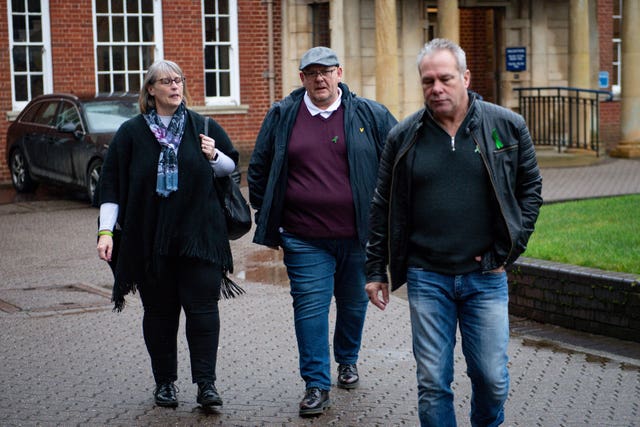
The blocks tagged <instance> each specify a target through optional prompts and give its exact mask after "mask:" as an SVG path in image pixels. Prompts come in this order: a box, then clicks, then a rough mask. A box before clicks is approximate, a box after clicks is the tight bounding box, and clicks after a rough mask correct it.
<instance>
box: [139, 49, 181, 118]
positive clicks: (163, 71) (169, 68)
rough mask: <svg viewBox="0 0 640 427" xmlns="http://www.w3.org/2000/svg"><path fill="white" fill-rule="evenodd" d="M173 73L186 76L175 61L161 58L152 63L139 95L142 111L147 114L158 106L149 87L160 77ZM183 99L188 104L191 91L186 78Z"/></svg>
mask: <svg viewBox="0 0 640 427" xmlns="http://www.w3.org/2000/svg"><path fill="white" fill-rule="evenodd" d="M173 73H175V74H178V75H179V76H180V77H182V78H184V73H183V72H182V69H181V68H180V66H179V65H178V64H176V63H175V62H173V61H168V60H166V59H161V60H158V61H156V62H154V63H153V64H151V66H150V67H149V69H148V70H147V73H146V74H145V76H144V81H143V82H142V87H141V88H140V95H139V96H138V105H140V112H142V113H143V114H145V113H147V112H149V110H152V109H154V108H156V100H155V98H154V97H153V96H151V95H150V94H149V91H148V90H147V89H148V87H149V86H151V85H152V84H154V83H155V82H156V80H157V79H158V78H162V77H166V75H168V74H173ZM182 100H183V102H184V103H185V105H188V102H189V100H190V97H189V92H188V91H187V81H186V80H184V81H183V82H182Z"/></svg>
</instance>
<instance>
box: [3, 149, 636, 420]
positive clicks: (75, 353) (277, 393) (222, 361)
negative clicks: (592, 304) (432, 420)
mask: <svg viewBox="0 0 640 427" xmlns="http://www.w3.org/2000/svg"><path fill="white" fill-rule="evenodd" d="M611 176H614V177H615V179H611V178H610V177H611ZM543 178H544V191H543V196H544V197H545V200H547V201H554V200H566V199H574V198H578V197H588V196H602V195H609V194H623V193H624V194H626V193H640V162H638V161H633V160H607V161H605V162H603V163H601V164H598V165H596V166H590V167H584V168H566V169H543ZM619 180H624V182H620V181H619ZM96 215H97V210H95V209H92V208H88V207H87V206H86V203H84V202H78V201H76V200H70V199H64V198H60V199H55V200H47V201H38V200H34V201H24V202H18V203H12V204H4V205H2V204H0V236H2V238H1V239H0V331H2V332H1V335H0V360H1V361H2V362H1V365H0V384H2V385H3V390H4V393H3V394H2V397H0V425H3V426H14V425H16V426H17V425H28V426H31V425H45V426H49V425H64V426H68V425H82V426H85V425H90V426H103V425H122V426H124V425H127V426H129V425H138V426H142V425H180V426H182V425H224V426H311V425H314V426H318V425H336V426H356V425H357V426H401V425H409V426H413V425H417V423H418V420H417V414H416V385H415V382H416V381H415V364H414V361H413V356H412V354H411V340H410V326H409V318H408V311H409V310H408V306H407V302H406V301H405V300H404V299H403V298H402V296H401V295H402V294H401V293H398V294H397V295H396V294H394V295H393V296H392V300H391V303H390V304H389V306H388V309H387V310H386V311H385V312H380V311H379V310H377V309H375V308H373V307H371V308H370V310H369V312H368V317H367V322H366V325H365V331H364V341H363V346H362V352H361V359H360V361H359V368H360V370H361V373H362V385H361V387H360V388H358V389H356V390H351V391H347V390H341V389H338V388H333V389H332V391H331V398H332V401H333V407H332V408H331V409H330V410H329V411H327V412H326V413H325V414H324V415H322V416H321V417H319V418H313V419H301V418H299V417H298V414H297V404H298V401H299V399H300V398H301V396H302V393H303V391H304V384H303V382H302V380H301V379H300V378H299V376H298V368H297V351H296V343H295V335H294V331H293V323H292V317H293V313H292V308H291V303H290V297H289V295H288V289H287V286H286V275H285V272H284V269H283V268H282V263H281V261H280V257H279V253H278V252H276V251H272V250H268V249H263V248H261V247H258V246H256V245H253V244H251V243H250V236H246V237H245V238H243V239H241V240H238V241H235V242H233V250H234V256H235V258H236V276H237V277H236V278H237V279H238V281H239V282H240V283H241V284H242V286H243V287H244V288H245V289H246V290H247V294H246V295H244V296H242V297H240V298H237V299H235V300H231V301H228V300H227V301H222V302H221V304H220V308H221V317H222V337H221V342H220V351H219V361H218V377H219V380H218V387H219V389H220V391H221V393H222V397H223V399H224V402H225V405H224V407H223V409H222V410H221V411H220V412H217V413H205V412H204V411H202V410H201V409H200V408H199V407H198V405H197V404H196V403H195V394H196V388H195V386H194V385H192V384H191V383H190V380H189V378H190V374H189V363H188V352H187V349H186V344H185V341H184V338H183V337H184V333H183V332H181V335H180V336H181V339H180V348H179V352H180V353H179V354H180V365H179V376H180V379H179V381H178V382H177V385H178V387H179V389H180V392H179V399H180V406H179V407H178V408H177V409H176V410H172V409H163V408H157V407H155V406H154V405H153V402H152V397H151V392H152V389H153V380H152V376H151V372H150V367H149V362H148V356H147V354H146V350H145V347H144V342H143V339H142V333H141V321H140V318H141V308H140V304H139V301H138V300H137V298H135V297H134V298H129V299H128V301H129V303H128V305H127V307H126V309H125V310H124V312H122V313H120V314H115V313H112V312H111V310H110V308H111V305H110V303H109V302H108V295H109V287H110V283H111V276H110V271H109V269H108V268H107V266H106V265H104V264H103V263H101V262H100V261H99V260H98V259H97V256H96V255H95V252H94V250H93V247H94V245H95V237H94V233H95V220H96ZM333 319H334V317H333V313H332V318H331V321H332V322H333ZM512 326H513V328H512V330H513V333H512V338H511V342H510V373H511V392H510V396H509V400H508V402H507V405H506V422H505V424H504V425H508V426H526V427H529V426H625V427H626V426H640V344H637V343H632V342H630V341H619V340H613V339H609V338H606V337H599V336H590V335H587V334H579V333H575V332H572V331H567V330H562V329H560V328H553V327H545V326H542V325H537V324H534V323H532V322H528V321H525V320H523V319H513V320H512ZM455 359H456V370H455V378H454V383H453V387H454V390H455V393H456V401H455V405H456V413H457V415H458V423H459V425H460V426H468V425H469V421H468V416H467V414H468V412H469V396H470V387H469V381H468V379H467V378H466V375H465V364H464V358H463V357H462V355H461V352H460V349H459V346H458V347H457V349H456V353H455ZM333 369H334V370H335V366H334V367H333ZM334 381H335V372H334Z"/></svg>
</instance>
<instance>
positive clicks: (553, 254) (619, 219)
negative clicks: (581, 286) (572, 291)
mask: <svg viewBox="0 0 640 427" xmlns="http://www.w3.org/2000/svg"><path fill="white" fill-rule="evenodd" d="M523 256H526V257H530V258H538V259H545V260H549V261H556V262H561V263H566V264H573V265H580V266H584V267H594V268H599V269H602V270H608V271H618V272H624V273H632V274H640V195H631V196H619V197H607V198H600V199H587V200H579V201H573V202H562V203H553V204H549V205H543V206H542V208H541V209H540V216H539V217H538V222H537V223H536V229H535V231H534V233H533V234H532V235H531V239H530V240H529V244H528V245H527V250H526V252H525V253H524V254H523Z"/></svg>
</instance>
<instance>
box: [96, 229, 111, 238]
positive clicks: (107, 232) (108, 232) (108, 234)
mask: <svg viewBox="0 0 640 427" xmlns="http://www.w3.org/2000/svg"><path fill="white" fill-rule="evenodd" d="M98 236H111V237H113V232H111V231H109V230H100V231H98Z"/></svg>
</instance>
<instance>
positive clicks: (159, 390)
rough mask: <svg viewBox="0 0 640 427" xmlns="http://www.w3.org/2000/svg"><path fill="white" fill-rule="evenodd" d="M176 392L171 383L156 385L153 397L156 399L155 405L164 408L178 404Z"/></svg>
mask: <svg viewBox="0 0 640 427" xmlns="http://www.w3.org/2000/svg"><path fill="white" fill-rule="evenodd" d="M176 393H177V390H176V386H175V385H174V384H173V383H161V384H157V385H156V390H155V391H154V392H153V397H154V399H155V400H156V405H158V406H163V407H165V408H175V407H176V406H178V397H177V396H176Z"/></svg>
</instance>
